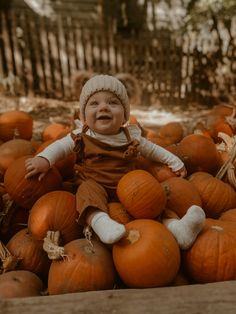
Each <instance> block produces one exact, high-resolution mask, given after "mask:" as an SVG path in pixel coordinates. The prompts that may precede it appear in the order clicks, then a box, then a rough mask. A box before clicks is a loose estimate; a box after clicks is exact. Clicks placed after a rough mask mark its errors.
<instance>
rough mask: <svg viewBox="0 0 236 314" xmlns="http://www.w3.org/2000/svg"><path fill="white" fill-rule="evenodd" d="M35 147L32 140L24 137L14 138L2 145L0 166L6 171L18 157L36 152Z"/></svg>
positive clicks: (0, 148) (0, 147)
mask: <svg viewBox="0 0 236 314" xmlns="http://www.w3.org/2000/svg"><path fill="white" fill-rule="evenodd" d="M34 152H35V149H34V147H33V145H32V143H31V141H28V140H24V139H19V138H17V139H12V140H9V141H7V142H5V143H3V144H2V145H1V146H0V168H1V169H3V171H4V173H5V171H6V169H7V168H8V166H9V165H10V164H11V163H12V162H13V161H14V160H16V159H18V158H20V157H22V156H26V155H32V154H34Z"/></svg>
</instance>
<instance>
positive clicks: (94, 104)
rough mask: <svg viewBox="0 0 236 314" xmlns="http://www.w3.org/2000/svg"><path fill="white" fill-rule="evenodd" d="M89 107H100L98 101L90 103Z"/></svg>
mask: <svg viewBox="0 0 236 314" xmlns="http://www.w3.org/2000/svg"><path fill="white" fill-rule="evenodd" d="M88 105H89V106H91V107H96V106H97V105H98V102H97V101H91V102H90V103H88Z"/></svg>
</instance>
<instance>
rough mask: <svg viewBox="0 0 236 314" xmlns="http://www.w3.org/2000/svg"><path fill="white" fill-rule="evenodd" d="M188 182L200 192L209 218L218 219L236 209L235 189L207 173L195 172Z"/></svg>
mask: <svg viewBox="0 0 236 314" xmlns="http://www.w3.org/2000/svg"><path fill="white" fill-rule="evenodd" d="M188 180H189V181H190V182H191V183H192V184H193V185H194V186H195V188H196V189H197V190H198V192H199V194H200V197H201V200H202V207H203V209H204V211H205V213H206V216H207V217H208V218H218V217H219V216H220V215H221V214H222V213H223V212H224V211H226V210H228V209H231V208H234V207H236V191H235V190H234V189H233V187H232V186H231V185H230V184H228V183H225V182H223V181H221V180H220V179H218V178H215V177H213V176H212V175H211V174H210V173H207V172H201V171H200V172H195V173H193V174H192V175H191V176H190V177H189V178H188Z"/></svg>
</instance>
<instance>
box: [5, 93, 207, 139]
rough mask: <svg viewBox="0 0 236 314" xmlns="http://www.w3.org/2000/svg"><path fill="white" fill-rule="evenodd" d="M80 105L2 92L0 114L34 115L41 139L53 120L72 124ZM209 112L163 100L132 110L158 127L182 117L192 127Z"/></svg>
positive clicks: (36, 133) (35, 134)
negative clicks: (22, 112)
mask: <svg viewBox="0 0 236 314" xmlns="http://www.w3.org/2000/svg"><path fill="white" fill-rule="evenodd" d="M78 108H79V104H78V102H77V101H71V102H65V101H61V100H55V99H45V98H33V97H21V98H13V97H5V96H0V114H1V113H3V112H5V111H10V110H22V111H26V112H28V113H29V114H30V115H31V116H32V117H33V119H34V130H33V137H34V138H35V139H40V136H41V132H42V130H43V129H44V127H45V126H46V125H48V124H49V123H51V122H58V123H63V124H68V125H70V124H71V121H72V119H73V115H74V112H75V111H76V110H78ZM208 112H209V109H208V108H205V107H203V106H200V105H199V104H197V103H191V104H188V106H186V107H184V108H183V107H180V106H172V107H171V108H170V107H169V108H168V109H167V108H165V107H163V106H162V105H161V104H156V105H152V106H149V107H135V106H132V107H131V114H133V115H135V117H136V118H137V119H138V121H139V122H140V123H141V124H142V126H144V127H147V128H151V129H158V128H159V127H160V126H161V125H163V124H165V123H167V122H170V121H180V122H182V123H183V124H184V125H185V126H186V127H187V129H188V130H189V131H191V129H192V128H193V126H194V124H195V123H196V121H199V120H203V119H204V117H205V116H206V115H207V113H208Z"/></svg>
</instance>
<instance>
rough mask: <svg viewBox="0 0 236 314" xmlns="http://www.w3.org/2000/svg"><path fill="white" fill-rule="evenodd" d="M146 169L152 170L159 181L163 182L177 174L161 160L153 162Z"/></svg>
mask: <svg viewBox="0 0 236 314" xmlns="http://www.w3.org/2000/svg"><path fill="white" fill-rule="evenodd" d="M146 170H147V171H148V172H150V173H151V174H152V175H153V176H154V177H155V178H156V179H157V181H158V182H163V181H165V180H167V179H169V178H173V177H176V174H175V173H174V172H173V171H172V170H171V169H170V168H169V167H168V166H167V165H165V164H163V163H161V162H151V163H149V165H148V166H147V168H146Z"/></svg>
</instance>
